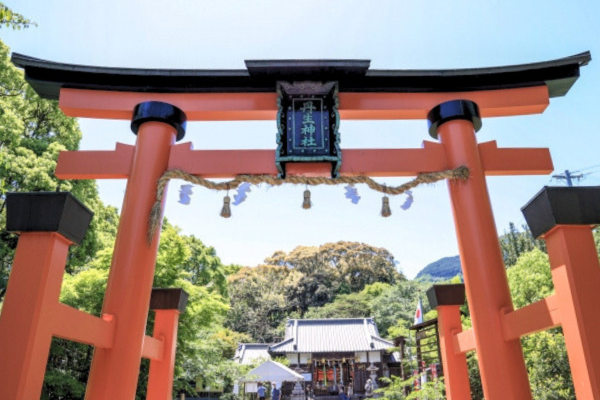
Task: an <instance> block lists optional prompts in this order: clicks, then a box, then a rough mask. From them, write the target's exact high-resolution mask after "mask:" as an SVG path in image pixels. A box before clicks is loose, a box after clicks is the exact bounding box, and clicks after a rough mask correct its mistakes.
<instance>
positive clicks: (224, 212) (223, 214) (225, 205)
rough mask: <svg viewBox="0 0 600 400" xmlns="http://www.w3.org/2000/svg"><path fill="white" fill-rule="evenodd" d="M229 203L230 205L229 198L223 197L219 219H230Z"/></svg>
mask: <svg viewBox="0 0 600 400" xmlns="http://www.w3.org/2000/svg"><path fill="white" fill-rule="evenodd" d="M229 203H231V199H230V198H229V196H225V197H223V208H222V209H221V217H223V218H229V217H231V207H230V206H229Z"/></svg>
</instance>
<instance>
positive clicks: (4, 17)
mask: <svg viewBox="0 0 600 400" xmlns="http://www.w3.org/2000/svg"><path fill="white" fill-rule="evenodd" d="M31 25H33V26H37V24H36V23H35V22H32V21H30V20H28V19H27V18H25V17H24V16H22V15H21V14H18V13H16V12H14V11H13V10H11V9H10V8H8V7H6V6H5V5H4V3H0V28H1V27H3V26H4V27H6V28H12V29H16V30H19V29H21V28H29V27H30V26H31Z"/></svg>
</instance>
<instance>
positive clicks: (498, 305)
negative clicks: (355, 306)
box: [0, 53, 600, 400]
mask: <svg viewBox="0 0 600 400" xmlns="http://www.w3.org/2000/svg"><path fill="white" fill-rule="evenodd" d="M590 59H591V57H590V54H589V53H582V54H579V55H575V56H572V57H567V58H563V59H558V60H554V61H548V62H542V63H535V64H526V65H517V66H505V67H496V68H481V69H467V70H435V71H401V70H400V71H375V70H369V62H368V61H361V60H329V61H327V60H323V61H248V62H246V66H247V70H229V71H205V70H202V71H182V70H140V69H119V68H100V67H88V66H78V65H67V64H60V63H54V62H48V61H44V60H39V59H34V58H31V57H27V56H23V55H19V54H13V57H12V60H13V63H15V64H16V65H17V66H20V67H22V68H24V69H25V75H26V79H27V80H28V82H29V83H30V84H31V85H32V86H33V88H34V89H35V90H36V91H37V92H38V94H40V95H41V96H42V97H45V98H49V99H59V104H60V107H61V109H62V110H63V112H64V113H65V114H66V115H68V116H72V117H84V118H107V119H121V120H132V130H133V131H134V133H135V134H136V135H137V142H136V145H135V146H128V145H122V144H117V146H116V149H115V150H114V151H74V152H63V153H61V155H60V156H59V160H58V165H57V169H56V173H55V174H56V176H57V177H58V178H59V179H116V178H121V179H127V190H126V194H125V198H124V202H123V207H122V211H121V220H120V223H119V230H118V233H117V239H116V244H115V249H114V255H113V260H112V265H111V269H110V275H109V278H108V285H107V289H106V294H105V298H104V306H103V310H102V314H103V317H102V318H95V317H91V316H89V315H86V314H83V313H76V312H68V313H63V314H61V315H60V317H61V321H62V325H61V326H60V327H57V324H50V323H47V321H48V319H52V316H48V315H46V314H48V313H49V312H50V309H47V308H44V306H43V304H45V302H47V301H48V297H49V296H50V295H49V294H48V293H47V291H45V290H46V288H47V286H48V285H50V283H51V282H50V281H52V282H53V283H54V286H53V288H54V289H53V290H54V291H52V293H51V296H50V298H51V299H50V300H51V301H53V302H56V301H58V292H57V291H56V281H58V282H60V279H61V277H62V272H61V271H60V268H61V267H60V265H59V264H61V263H63V264H64V257H66V253H65V254H63V255H61V256H60V257H58V256H57V257H58V258H56V257H54V258H52V257H46V258H43V257H42V258H40V257H39V256H38V257H37V258H36V257H34V256H33V255H31V254H29V255H28V254H25V253H26V252H27V250H22V248H24V247H23V246H25V245H24V244H23V243H22V242H23V240H24V238H30V237H32V236H31V235H36V234H37V235H39V233H25V230H23V231H22V236H21V240H20V242H19V247H18V249H17V257H16V258H15V263H14V265H13V271H12V275H11V278H10V283H9V287H8V291H7V295H6V301H5V305H4V310H3V313H2V318H1V319H0V399H1V400H5V399H6V400H9V399H10V400H25V399H26V400H31V399H33V398H36V397H37V396H39V393H40V391H41V382H42V378H43V373H44V368H45V364H46V358H47V354H48V350H49V340H48V339H47V338H48V337H50V336H52V335H55V336H60V337H67V338H69V339H72V340H79V341H83V342H85V343H90V344H93V345H95V351H94V357H93V361H92V367H91V371H90V376H89V380H88V387H87V391H86V399H87V400H114V399H123V400H128V399H133V398H134V394H135V391H136V385H137V380H138V374H139V367H140V361H141V358H142V357H149V358H151V359H155V360H163V359H164V360H168V362H167V363H166V364H165V363H163V364H162V368H163V372H162V373H161V374H157V375H155V376H156V378H155V379H154V380H153V378H152V376H151V378H150V379H151V382H150V384H149V386H150V387H149V390H148V398H149V399H165V400H166V399H167V398H169V396H170V395H171V394H170V385H172V362H173V360H172V356H173V354H174V353H173V351H174V348H173V347H172V346H169V345H167V344H165V343H166V342H165V340H167V339H168V338H167V339H165V338H163V339H161V338H160V337H158V336H157V335H155V336H156V337H155V338H149V337H145V335H144V331H145V327H146V316H147V313H148V309H149V304H150V293H151V289H152V287H151V286H152V280H153V275H154V266H155V261H156V254H157V248H158V235H154V237H153V238H152V240H151V243H150V244H149V243H148V242H147V240H146V231H147V220H148V215H149V213H150V210H151V207H152V204H153V202H154V200H155V193H156V187H157V180H158V178H159V177H160V176H161V175H162V174H163V173H164V172H165V171H167V170H170V169H175V168H177V169H181V170H184V171H186V172H187V173H190V174H193V175H197V176H202V177H204V178H210V177H213V178H226V177H233V176H236V175H238V174H265V175H277V174H278V172H279V171H278V169H277V166H276V157H277V155H276V154H275V151H274V150H273V149H269V150H235V151H233V150H232V151H229V150H219V151H216V150H211V151H208V150H193V149H192V147H191V144H190V143H183V144H178V145H176V144H175V142H176V141H178V140H181V139H182V138H183V136H184V135H185V122H186V120H189V121H226V120H227V121H231V120H275V119H276V116H277V112H278V94H277V93H276V90H277V89H276V88H277V86H278V83H279V82H307V81H308V82H313V83H314V82H317V83H322V82H335V84H336V87H337V90H338V91H339V108H338V109H339V115H340V117H341V119H346V120H350V119H355V120H359V119H365V120H366V119H372V120H377V119H380V120H397V119H427V120H428V122H429V126H430V127H429V134H430V135H431V136H432V137H433V138H435V139H438V138H439V143H437V142H424V143H423V147H422V148H420V149H356V150H342V160H343V162H342V164H341V169H339V173H340V174H341V175H342V176H344V175H345V176H355V175H369V176H373V177H380V176H413V175H416V174H418V173H420V172H428V171H439V170H445V169H453V168H456V167H459V166H461V165H466V166H467V167H468V168H469V170H470V177H469V180H468V181H467V182H449V183H448V186H449V191H450V197H451V201H452V210H453V213H454V220H455V226H456V233H457V237H458V242H459V249H460V256H461V262H462V266H463V273H464V279H465V285H466V293H467V299H468V301H469V305H470V310H471V314H472V319H473V328H472V329H471V330H469V331H466V332H460V330H461V327H460V321H459V322H458V325H457V324H456V321H455V320H454V319H452V318H450V319H448V318H445V316H444V313H443V312H441V317H440V329H441V332H442V334H443V335H444V337H443V338H442V341H443V342H444V343H445V347H443V358H444V359H445V361H444V369H445V373H446V376H447V378H448V381H447V387H448V398H451V399H455V400H456V399H460V400H463V399H469V398H470V390H469V386H468V376H467V370H466V359H465V352H466V351H470V350H476V351H477V353H478V356H479V366H480V370H481V376H482V381H483V389H484V393H485V396H486V399H488V400H500V399H502V400H505V399H518V400H524V399H525V400H526V399H531V391H530V388H529V382H528V378H527V371H526V369H525V363H524V360H523V353H522V349H521V345H520V341H519V337H520V335H524V334H526V333H527V332H529V331H527V330H524V329H520V328H518V327H519V324H522V323H523V319H524V318H526V317H527V316H525V315H524V313H520V314H518V313H517V312H513V305H512V301H511V298H510V293H509V288H508V283H507V278H506V273H505V268H504V264H503V261H502V255H501V252H500V247H499V244H498V238H497V233H496V232H497V231H496V227H495V223H494V219H493V214H492V209H491V205H490V200H489V195H488V190H487V185H486V179H485V177H486V175H526V174H549V173H551V172H552V170H553V165H552V161H551V158H550V153H549V151H548V149H545V148H539V149H524V148H515V149H502V148H498V147H497V145H496V142H495V141H492V142H487V143H481V144H478V143H477V140H476V138H475V132H476V131H477V130H479V129H480V128H481V118H487V117H504V116H514V115H526V114H536V113H542V112H543V111H544V110H545V109H546V107H547V106H548V104H549V99H550V98H552V97H556V96H563V95H565V94H566V93H567V92H568V90H569V89H570V87H571V86H572V85H573V84H574V82H575V81H576V80H577V78H578V77H579V70H580V67H581V66H583V65H586V64H587V63H588V62H589V61H590ZM309 86H310V85H309ZM286 173H287V174H288V175H304V176H329V175H330V174H331V165H330V163H323V162H308V163H294V162H288V163H287V165H286ZM9 212H10V211H9ZM17 230H18V229H17ZM48 235H50V236H48ZM52 235H53V236H52ZM44 238H45V239H44V240H45V242H43V241H40V242H37V245H38V246H45V248H48V249H50V248H52V246H55V245H56V243H57V241H59V242H61V243H63V244H61V246H62V247H61V248H62V251H63V252H64V251H65V247H64V246H65V243H66V246H68V244H69V243H70V242H75V241H74V240H70V239H68V237H67V238H66V239H65V237H64V232H63V233H61V231H59V232H58V234H56V233H52V234H46V236H44ZM28 240H29V239H28ZM26 243H27V241H26ZM30 248H31V247H30ZM48 251H49V250H48ZM52 254H54V253H52ZM61 257H62V258H61ZM596 262H597V260H596ZM32 263H40V264H41V265H40V266H36V268H32V267H31V264H32ZM50 264H51V265H52V268H53V270H52V271H54V272H52V271H51V272H50V273H49V275H48V273H46V275H43V276H42V277H40V276H37V277H35V278H34V276H36V270H37V269H40V270H42V269H43V270H44V271H47V270H48V268H49V267H48V266H49V265H50ZM28 265H29V266H30V267H29V269H28V268H26V267H27V266H28ZM42 266H43V267H44V268H42ZM63 268H64V265H63ZM53 274H54V275H53ZM57 274H58V275H57ZM598 274H599V278H600V269H599V270H598ZM49 276H50V277H49ZM32 279H34V280H36V282H37V286H36V287H38V288H39V290H40V291H44V293H45V295H44V296H29V297H27V296H26V295H25V293H24V291H25V290H26V287H27V282H28V280H32ZM13 282H21V286H19V285H17V284H14V285H13ZM23 282H25V283H24V284H23ZM23 285H24V286H23ZM13 286H14V287H13ZM59 287H60V285H59ZM580 290H584V291H586V296H591V297H593V298H595V299H597V298H598V296H597V294H596V293H593V290H595V289H592V288H589V287H584V286H581V287H580ZM565 296H567V297H568V296H569V294H567V295H565ZM570 296H571V299H575V296H576V293H571V294H570ZM19 301H21V303H20V304H19ZM574 301H576V300H574ZM439 304H441V305H443V301H441V302H440V303H439ZM172 309H176V307H172ZM25 310H29V311H26V312H25ZM40 310H41V311H40ZM51 310H54V308H52V309H51ZM442 311H443V310H442ZM25 313H26V314H27V315H24V314H25ZM44 313H46V314H44ZM67 314H68V318H66V317H65V316H66V315H67ZM510 316H512V317H513V318H509V317H510ZM452 317H454V315H453V314H452ZM18 319H26V320H27V321H29V322H28V323H23V324H18V325H14V323H15V321H17V320H18ZM40 321H46V323H40ZM444 321H451V322H450V325H449V323H448V322H444ZM554 322H556V321H554ZM173 323H175V324H176V319H175V320H174V321H173V320H171V321H170V325H169V324H165V326H167V325H168V326H169V327H170V328H172V327H173ZM569 323H571V324H574V323H576V324H579V325H581V326H583V325H585V326H586V327H587V328H589V329H588V331H586V332H585V334H584V333H581V331H580V330H575V331H574V332H575V333H574V334H573V335H575V336H573V340H574V341H575V342H578V343H579V344H581V342H582V341H583V342H585V343H584V345H583V347H581V346H580V347H581V348H583V349H586V345H587V342H589V340H590V339H589V337H588V336H587V335H588V334H589V333H590V332H592V331H593V333H594V334H596V335H600V326H598V325H592V323H591V322H590V321H586V320H585V319H582V318H581V317H580V314H577V315H576V316H573V317H572V319H571V320H570V322H569ZM444 324H446V325H444ZM452 324H454V325H452ZM451 325H452V326H451ZM542 328H543V327H542V326H538V329H542ZM507 329H508V331H509V332H511V334H505V333H503V332H506V330H507ZM584 330H585V329H584ZM175 332H176V331H175ZM172 333H173V332H172V331H171V334H172ZM565 334H567V330H566V329H565ZM167 336H168V335H167ZM171 336H172V335H171ZM171 340H172V337H171ZM167 341H168V340H167ZM448 343H454V344H453V345H451V346H450V345H448ZM569 343H570V341H569V340H567V345H569ZM587 349H588V350H584V352H585V356H586V357H588V358H591V359H592V360H593V362H591V363H588V364H586V365H585V366H584V367H582V368H573V374H574V378H575V380H580V378H581V379H583V380H584V381H585V384H584V386H586V385H587V386H586V387H590V386H591V387H593V388H597V387H598V386H599V382H598V379H599V378H597V376H600V366H599V364H600V351H598V350H597V349H596V348H593V349H592V348H589V347H588V348H587ZM569 351H570V354H571V348H569ZM166 353H169V354H170V356H169V355H168V354H166ZM169 357H171V358H169ZM446 360H450V361H446ZM167 364H170V367H168V365H167ZM34 367H35V368H34ZM169 368H170V371H171V372H170V373H171V375H170V377H169V372H168V370H169ZM576 374H577V375H576ZM582 377H583V378H582ZM169 379H170V381H169ZM159 381H160V383H157V382H159ZM153 385H154V386H153ZM157 385H158V386H157ZM157 387H160V388H159V389H157ZM594 390H596V389H594ZM578 393H579V392H578ZM581 393H582V394H581V396H586V394H584V392H581ZM585 393H588V392H585ZM594 393H596V392H594ZM582 398H591V397H582Z"/></svg>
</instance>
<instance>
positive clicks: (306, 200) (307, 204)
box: [302, 189, 312, 210]
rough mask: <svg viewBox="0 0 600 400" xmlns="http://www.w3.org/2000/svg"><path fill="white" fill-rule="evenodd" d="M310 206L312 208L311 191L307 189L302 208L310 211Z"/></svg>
mask: <svg viewBox="0 0 600 400" xmlns="http://www.w3.org/2000/svg"><path fill="white" fill-rule="evenodd" d="M310 206H312V203H311V202H310V190H308V189H306V190H305V191H304V201H303V202H302V208H304V209H305V210H308V209H309V208H310Z"/></svg>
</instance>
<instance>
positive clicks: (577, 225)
mask: <svg viewBox="0 0 600 400" xmlns="http://www.w3.org/2000/svg"><path fill="white" fill-rule="evenodd" d="M522 211H523V214H524V216H525V219H526V220H527V224H528V225H529V227H530V229H531V233H532V234H533V236H534V237H536V238H537V237H540V236H541V237H543V238H544V240H545V241H546V244H547V246H548V256H549V259H550V268H551V270H552V281H553V283H554V290H555V292H556V294H555V295H554V296H553V297H555V298H556V301H557V303H558V306H557V307H556V308H557V309H558V314H559V318H558V320H559V321H560V325H561V326H562V329H563V333H564V336H565V345H566V348H567V353H568V356H569V365H570V366H571V374H572V376H573V386H574V387H575V393H576V394H577V398H578V399H598V398H600V318H598V291H599V290H600V263H599V262H598V253H597V250H596V245H595V243H594V237H593V235H592V231H591V228H592V227H593V226H595V225H599V224H600V187H544V189H542V190H541V191H540V192H539V193H538V194H536V195H535V196H534V198H533V199H531V201H530V202H529V203H528V204H527V205H525V206H524V207H523V208H522ZM548 309H549V307H548ZM541 311H542V312H539V313H538V314H539V315H541V316H542V317H541V318H539V319H540V320H544V315H545V314H547V312H544V311H545V310H541Z"/></svg>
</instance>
